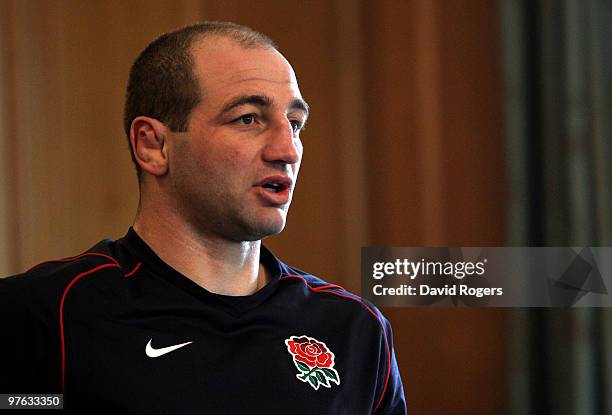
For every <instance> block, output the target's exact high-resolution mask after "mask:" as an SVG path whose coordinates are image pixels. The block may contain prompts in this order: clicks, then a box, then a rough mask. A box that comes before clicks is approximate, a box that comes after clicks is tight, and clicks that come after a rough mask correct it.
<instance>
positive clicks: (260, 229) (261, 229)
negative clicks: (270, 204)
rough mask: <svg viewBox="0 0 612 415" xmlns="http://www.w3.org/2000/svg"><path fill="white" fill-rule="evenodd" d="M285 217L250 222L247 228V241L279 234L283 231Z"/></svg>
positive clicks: (279, 216)
mask: <svg viewBox="0 0 612 415" xmlns="http://www.w3.org/2000/svg"><path fill="white" fill-rule="evenodd" d="M285 224H286V220H285V215H278V216H277V217H275V218H267V220H261V219H260V220H258V221H254V222H251V223H250V224H249V225H250V226H247V234H248V235H249V240H251V241H256V240H260V239H264V238H267V237H268V236H273V235H277V234H279V233H281V232H282V231H283V229H285Z"/></svg>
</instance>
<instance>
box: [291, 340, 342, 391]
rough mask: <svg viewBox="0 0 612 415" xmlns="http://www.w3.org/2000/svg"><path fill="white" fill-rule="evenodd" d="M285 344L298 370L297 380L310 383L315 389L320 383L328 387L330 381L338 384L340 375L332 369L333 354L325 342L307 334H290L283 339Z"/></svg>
mask: <svg viewBox="0 0 612 415" xmlns="http://www.w3.org/2000/svg"><path fill="white" fill-rule="evenodd" d="M285 344H286V345H287V350H288V351H289V353H291V356H292V357H293V363H295V367H297V369H298V370H299V371H300V373H298V374H297V375H295V376H296V377H297V378H298V379H299V380H301V381H302V382H305V383H308V384H310V386H312V387H313V388H314V389H315V390H318V389H319V386H320V385H323V386H325V387H326V388H330V387H331V382H333V383H335V384H336V385H340V376H339V375H338V372H337V371H336V369H334V354H333V353H332V352H331V351H330V350H329V349H328V348H327V346H326V345H325V343H323V342H320V341H318V340H316V339H313V338H312V337H308V336H299V337H298V336H291V338H289V339H287V340H285Z"/></svg>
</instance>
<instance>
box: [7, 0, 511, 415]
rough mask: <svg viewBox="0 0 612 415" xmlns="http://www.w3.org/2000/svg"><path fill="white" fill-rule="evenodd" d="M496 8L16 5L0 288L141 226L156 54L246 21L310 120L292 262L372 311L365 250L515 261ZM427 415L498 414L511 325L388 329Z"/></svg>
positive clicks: (61, 1) (290, 230) (451, 3)
mask: <svg viewBox="0 0 612 415" xmlns="http://www.w3.org/2000/svg"><path fill="white" fill-rule="evenodd" d="M497 7H498V6H497V3H496V2H495V1H488V0H410V1H408V0H406V1H399V0H398V1H377V2H370V1H366V0H361V1H356V0H355V1H353V0H333V1H323V0H317V1H308V2H306V1H303V2H302V1H300V2H286V1H283V0H278V1H275V0H262V1H256V2H254V1H247V0H224V1H222V2H219V1H213V0H201V1H198V0H179V1H177V0H172V1H171V0H168V1H151V0H131V1H121V0H109V1H102V0H98V1H81V0H57V1H43V0H27V1H21V0H0V51H1V52H0V169H1V170H0V171H1V177H2V180H1V181H0V273H2V274H7V273H14V272H17V271H20V270H24V269H26V268H27V267H28V266H29V265H31V264H34V263H36V262H38V261H40V260H43V259H46V258H51V257H62V256H68V255H71V254H74V253H76V252H79V251H82V250H84V249H86V248H88V247H89V246H91V245H93V244H94V243H95V242H97V241H98V240H99V239H101V238H103V237H111V238H117V237H119V236H121V235H122V234H123V233H124V232H125V230H126V229H127V227H128V226H129V225H130V223H131V221H132V219H133V215H134V212H135V208H136V203H137V185H136V180H135V175H134V173H133V168H132V166H131V162H130V159H129V153H128V150H127V143H126V139H125V137H124V136H123V133H122V128H121V116H122V108H123V94H124V87H125V82H126V79H127V74H128V69H129V66H130V64H131V61H132V60H133V59H134V58H135V56H136V54H137V53H138V52H139V50H141V49H142V48H143V47H144V46H145V45H146V43H147V42H148V41H150V40H151V39H152V38H153V37H155V36H156V35H157V34H159V33H161V32H163V31H166V30H169V29H172V28H174V27H177V26H180V25H183V24H188V23H191V22H194V21H197V20H202V19H209V20H230V21H235V22H237V23H241V24H245V25H248V26H251V27H253V28H255V29H257V30H261V31H262V32H264V33H266V34H268V35H269V36H270V37H272V38H273V39H275V41H276V42H277V43H278V44H279V47H280V49H281V51H282V52H283V53H284V54H285V55H286V56H287V58H288V59H289V60H290V61H291V62H292V64H293V66H294V68H295V70H296V72H297V74H298V80H299V82H300V87H301V90H302V93H303V94H304V96H305V97H306V98H307V99H308V101H309V103H310V104H311V105H312V108H313V110H312V115H311V119H310V121H309V125H308V128H307V130H306V131H305V132H304V134H303V141H304V146H305V156H304V157H305V158H304V162H303V166H302V170H301V173H300V180H299V182H298V187H297V194H296V196H295V198H294V204H293V206H292V209H291V212H290V215H289V223H288V226H287V229H286V230H285V232H284V233H283V234H282V235H281V236H279V237H276V238H273V239H271V240H269V241H268V242H267V244H268V245H270V246H271V247H272V249H273V250H274V251H275V252H276V253H277V254H278V255H279V256H280V257H281V258H283V259H285V260H286V261H287V262H289V263H291V264H293V265H296V266H298V267H300V268H304V269H306V270H308V271H310V272H313V273H315V274H318V275H320V276H322V277H324V278H326V279H328V280H330V281H332V282H336V283H339V284H341V285H344V286H345V287H347V288H349V289H351V290H352V291H356V292H359V288H360V283H359V253H360V247H361V246H367V245H404V246H415V245H429V246H446V245H454V246H487V245H490V246H492V245H503V243H504V227H505V224H504V218H505V211H504V209H505V205H504V202H505V200H504V195H505V181H504V180H505V178H504V176H503V172H504V166H503V162H504V160H503V148H504V142H503V137H502V126H501V120H502V94H501V68H500V64H499V55H500V39H499V17H498V10H497ZM384 312H385V314H386V315H387V316H388V317H389V318H390V319H391V321H392V324H393V327H394V335H395V342H396V351H397V355H398V360H399V364H400V367H401V371H402V376H403V378H404V382H405V390H406V394H407V399H408V403H409V409H410V411H411V413H412V414H500V413H503V412H504V408H505V407H506V401H507V396H506V395H507V393H506V389H507V387H506V366H507V365H506V358H505V355H506V350H505V347H506V346H505V344H506V336H507V334H506V332H505V320H504V314H503V312H501V311H499V310H434V309H421V310H418V309H386V310H384Z"/></svg>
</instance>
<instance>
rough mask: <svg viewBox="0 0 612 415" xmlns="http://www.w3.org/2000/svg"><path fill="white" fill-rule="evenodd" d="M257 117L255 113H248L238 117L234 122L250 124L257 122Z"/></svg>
mask: <svg viewBox="0 0 612 415" xmlns="http://www.w3.org/2000/svg"><path fill="white" fill-rule="evenodd" d="M255 117H256V116H255V114H246V115H243V116H241V117H239V118H237V119H236V120H234V122H236V123H238V124H244V125H250V124H253V123H254V122H255Z"/></svg>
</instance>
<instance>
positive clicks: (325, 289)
mask: <svg viewBox="0 0 612 415" xmlns="http://www.w3.org/2000/svg"><path fill="white" fill-rule="evenodd" d="M289 278H298V279H301V280H302V281H303V282H304V283H305V284H306V286H307V287H308V289H309V290H310V291H313V292H317V293H328V294H333V295H337V296H339V297H342V298H347V299H349V300H353V301H356V302H358V303H359V304H361V305H362V306H363V307H365V309H366V310H368V311H369V312H370V314H372V315H373V316H374V318H376V320H377V321H378V323H379V324H380V327H381V328H382V331H383V337H384V339H385V347H386V349H387V374H386V376H385V384H384V385H383V389H382V392H381V393H380V397H379V398H378V401H376V406H375V407H374V412H376V411H377V410H378V408H379V407H380V404H381V403H382V400H383V398H384V397H385V392H386V391H387V386H388V385H389V377H390V376H391V349H390V347H389V340H388V338H387V330H386V329H385V324H384V323H383V321H382V320H381V318H380V316H379V315H378V314H376V313H375V312H374V310H372V308H371V307H370V306H369V305H367V304H366V303H365V302H364V301H363V300H362V299H361V298H359V297H353V296H350V295H347V294H343V293H339V292H337V291H331V288H340V289H342V290H343V291H345V292H347V293H348V291H346V290H345V289H344V288H342V287H340V286H339V285H334V284H329V285H323V286H320V287H312V286H310V284H308V281H307V280H306V278H304V277H302V276H300V275H284V276H283V277H281V279H289Z"/></svg>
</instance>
